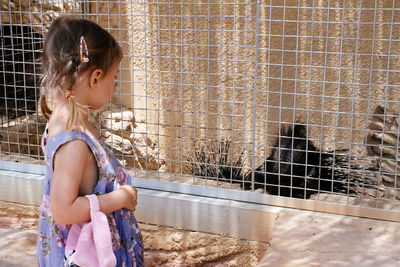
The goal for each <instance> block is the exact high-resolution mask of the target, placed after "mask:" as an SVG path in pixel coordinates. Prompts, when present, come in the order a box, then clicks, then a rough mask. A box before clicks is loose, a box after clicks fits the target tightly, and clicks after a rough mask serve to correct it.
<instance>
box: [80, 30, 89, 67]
mask: <svg viewBox="0 0 400 267" xmlns="http://www.w3.org/2000/svg"><path fill="white" fill-rule="evenodd" d="M83 49H85V55H83ZM80 50H81V61H82V62H89V51H88V48H87V44H86V40H85V37H83V36H81V43H80Z"/></svg>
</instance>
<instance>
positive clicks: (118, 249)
mask: <svg viewBox="0 0 400 267" xmlns="http://www.w3.org/2000/svg"><path fill="white" fill-rule="evenodd" d="M75 139H80V140H83V141H85V142H86V143H87V145H88V146H89V147H90V149H91V151H92V153H93V155H94V157H95V159H96V161H97V165H98V168H99V180H98V182H97V184H96V186H95V188H94V190H93V194H97V195H101V194H105V193H109V192H111V191H113V190H115V189H117V188H118V186H120V185H124V184H130V183H131V177H130V176H129V174H128V173H127V171H126V170H125V168H124V167H123V166H122V165H121V164H120V163H119V161H118V160H117V158H116V157H115V156H114V155H113V154H112V152H111V150H110V149H109V148H108V146H107V145H106V144H105V143H104V141H103V140H102V139H101V138H100V139H96V138H94V137H90V136H89V135H87V134H85V133H83V132H81V131H71V132H68V131H65V132H62V133H60V134H59V135H57V136H54V137H51V138H47V127H46V131H45V133H44V134H43V137H42V149H43V152H44V157H45V164H46V174H45V181H44V184H43V190H42V200H41V205H40V213H39V233H38V241H37V252H38V263H39V267H42V266H45V267H62V266H68V259H67V256H66V255H67V254H68V253H69V252H68V251H66V250H65V244H66V241H67V238H68V232H69V229H70V228H71V225H63V224H58V223H56V222H55V221H54V219H53V217H52V214H51V210H50V188H51V183H52V178H53V158H54V154H55V152H56V151H57V149H58V148H59V147H60V146H61V145H62V144H65V143H67V142H69V141H71V140H75ZM106 216H107V218H108V222H109V226H110V232H111V236H112V244H113V251H114V254H115V256H116V258H117V266H144V257H143V253H144V247H143V240H142V235H141V233H140V230H139V227H138V224H137V222H136V219H135V217H134V215H133V213H132V212H131V211H129V210H126V209H121V210H117V211H115V212H112V213H110V214H108V215H106Z"/></svg>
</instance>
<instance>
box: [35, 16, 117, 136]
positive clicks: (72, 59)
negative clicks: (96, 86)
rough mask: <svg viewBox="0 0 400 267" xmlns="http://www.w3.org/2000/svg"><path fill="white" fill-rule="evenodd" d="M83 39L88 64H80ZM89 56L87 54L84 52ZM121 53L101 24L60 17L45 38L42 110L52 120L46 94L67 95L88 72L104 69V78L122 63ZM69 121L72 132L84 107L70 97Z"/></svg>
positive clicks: (115, 42)
mask: <svg viewBox="0 0 400 267" xmlns="http://www.w3.org/2000/svg"><path fill="white" fill-rule="evenodd" d="M81 37H84V39H85V41H86V44H87V49H88V58H89V61H88V62H83V61H82V60H81V53H80V52H81V51H80V50H81V49H84V48H81V45H80V41H81ZM83 54H84V55H86V51H85V50H83ZM122 55H123V54H122V49H121V47H120V46H119V44H118V43H117V41H116V40H115V39H114V37H113V36H112V35H111V34H110V33H108V32H107V31H106V30H104V29H103V28H101V27H100V26H99V25H98V24H96V23H94V22H92V21H89V20H86V19H80V18H76V17H73V16H62V17H58V18H57V19H55V20H54V21H53V23H52V24H51V26H50V28H49V31H48V33H47V35H46V38H45V42H44V48H43V55H42V68H43V76H42V80H41V86H42V88H44V90H42V93H41V96H40V109H41V111H42V113H43V115H44V116H45V117H46V118H47V119H49V118H50V116H51V114H52V110H51V109H50V108H49V106H48V104H47V100H46V92H49V91H50V90H52V91H54V93H58V94H61V95H65V93H66V92H68V91H72V88H73V87H74V85H75V83H76V81H77V79H78V77H79V75H80V74H82V73H83V72H85V71H87V70H95V69H101V70H102V71H103V74H104V75H105V74H106V73H107V72H108V70H109V69H110V68H111V67H112V66H113V65H114V64H116V63H117V62H119V61H120V60H121V59H122ZM67 99H68V101H69V106H70V117H69V118H68V123H67V128H68V130H71V129H72V127H73V126H74V125H76V124H77V123H78V122H79V121H80V120H81V119H82V118H81V113H82V112H81V111H82V108H83V106H82V105H80V104H79V103H77V102H76V101H74V100H73V98H72V97H67Z"/></svg>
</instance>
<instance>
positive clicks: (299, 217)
mask: <svg viewBox="0 0 400 267" xmlns="http://www.w3.org/2000/svg"><path fill="white" fill-rule="evenodd" d="M269 242H270V246H269V247H268V250H267V252H266V255H265V256H264V258H263V259H262V260H261V262H260V263H259V265H258V267H271V266H274V267H275V266H279V267H292V266H305V267H308V266H323V267H331V266H332V267H336V266H341V267H342V266H345V267H378V266H379V267H396V266H400V223H396V222H389V221H382V220H373V219H365V218H359V217H351V216H342V215H335V214H327V213H320V212H311V211H301V210H291V209H283V210H282V211H281V212H280V213H279V216H278V218H277V220H276V221H275V223H274V226H273V229H272V235H271V239H270V241H269Z"/></svg>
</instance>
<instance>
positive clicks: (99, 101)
mask: <svg viewBox="0 0 400 267" xmlns="http://www.w3.org/2000/svg"><path fill="white" fill-rule="evenodd" d="M118 75H119V62H118V63H116V64H114V65H113V66H112V67H111V68H110V69H109V70H108V72H107V74H106V75H105V76H104V77H102V78H101V79H100V80H99V82H98V85H97V86H98V90H96V95H95V96H94V99H95V100H94V101H92V104H91V107H92V108H93V109H99V108H101V107H102V106H103V105H105V104H107V103H108V102H109V101H110V100H111V98H112V94H113V93H114V90H115V84H116V83H115V80H116V79H118Z"/></svg>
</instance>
